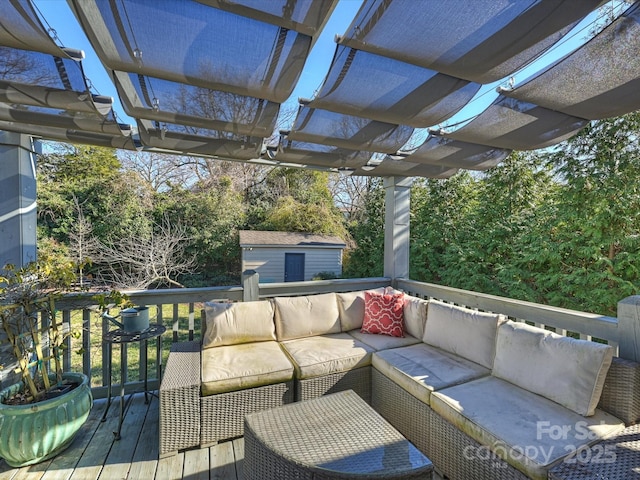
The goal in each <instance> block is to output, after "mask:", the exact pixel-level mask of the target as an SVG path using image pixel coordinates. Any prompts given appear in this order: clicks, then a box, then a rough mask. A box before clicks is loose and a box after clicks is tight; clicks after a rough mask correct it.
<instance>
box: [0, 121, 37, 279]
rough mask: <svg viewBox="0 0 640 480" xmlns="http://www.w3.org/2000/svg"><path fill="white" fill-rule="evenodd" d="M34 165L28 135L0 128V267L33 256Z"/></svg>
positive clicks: (34, 212)
mask: <svg viewBox="0 0 640 480" xmlns="http://www.w3.org/2000/svg"><path fill="white" fill-rule="evenodd" d="M35 168H36V161H35V148H34V145H33V142H32V139H31V137H30V136H28V135H24V134H20V133H13V132H4V131H0V267H2V266H4V265H6V264H8V263H10V264H13V265H15V266H17V267H20V266H23V265H26V264H27V263H29V262H31V261H34V260H35V259H36V223H37V219H36V172H35Z"/></svg>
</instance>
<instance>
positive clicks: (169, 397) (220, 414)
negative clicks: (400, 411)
mask: <svg viewBox="0 0 640 480" xmlns="http://www.w3.org/2000/svg"><path fill="white" fill-rule="evenodd" d="M200 348H201V345H200V342H180V343H174V344H173V345H172V347H171V352H170V354H169V361H168V362H167V368H166V369H165V372H164V376H163V378H162V383H161V385H160V427H159V442H160V445H159V449H160V457H161V458H162V457H166V456H170V455H173V454H175V453H177V452H178V450H184V449H188V448H193V447H198V446H202V447H204V446H208V445H213V444H215V443H218V442H219V441H221V440H226V439H230V438H235V437H240V436H242V435H243V433H244V431H243V421H244V416H245V415H246V414H248V413H253V412H257V411H260V410H266V409H269V408H273V407H278V406H281V405H284V404H286V403H291V402H293V401H294V400H295V401H299V400H308V399H311V398H316V397H319V396H322V395H325V394H327V393H334V392H340V391H344V390H353V391H355V392H356V393H357V394H358V395H360V397H362V398H363V399H364V400H365V401H366V402H367V403H371V367H370V366H366V367H361V368H356V369H353V370H350V371H347V372H340V373H334V374H329V375H323V376H319V377H314V378H309V379H303V380H299V379H295V380H294V381H290V382H282V383H276V384H272V385H265V386H261V387H255V388H248V389H244V390H238V391H235V392H229V393H221V394H217V395H208V396H201V395H200V384H201V381H200Z"/></svg>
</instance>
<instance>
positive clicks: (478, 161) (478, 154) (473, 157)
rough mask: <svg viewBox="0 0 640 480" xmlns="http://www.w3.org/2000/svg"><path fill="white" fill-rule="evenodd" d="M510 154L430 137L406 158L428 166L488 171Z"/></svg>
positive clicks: (492, 148)
mask: <svg viewBox="0 0 640 480" xmlns="http://www.w3.org/2000/svg"><path fill="white" fill-rule="evenodd" d="M510 153H511V150H509V149H504V148H495V147H489V146H486V145H478V144H476V143H467V142H462V141H460V140H454V139H452V138H445V137H441V136H437V135H429V136H428V137H427V139H426V140H425V141H424V143H423V144H422V145H420V146H419V147H418V148H417V149H416V150H414V151H413V152H411V153H410V154H408V155H407V156H406V160H407V161H409V162H414V163H424V164H427V165H441V166H446V167H453V168H465V169H469V170H486V169H488V168H492V167H495V166H496V165H498V164H499V163H500V162H502V160H504V159H505V158H507V156H508V155H509V154H510Z"/></svg>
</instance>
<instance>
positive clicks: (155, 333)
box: [102, 323, 167, 440]
mask: <svg viewBox="0 0 640 480" xmlns="http://www.w3.org/2000/svg"><path fill="white" fill-rule="evenodd" d="M166 330H167V328H166V327H165V326H163V325H160V324H157V323H152V324H151V325H149V328H147V329H146V330H143V331H142V332H126V331H124V330H123V329H121V328H118V329H117V330H110V331H109V332H107V333H106V334H105V335H104V336H103V337H102V341H103V342H104V343H105V344H106V346H107V351H108V355H107V356H108V358H109V364H108V370H109V378H108V390H107V397H108V399H107V407H106V408H105V410H104V414H103V415H102V421H103V422H104V421H105V420H106V419H107V412H108V411H109V407H110V406H111V380H112V365H113V362H112V360H113V359H112V357H113V355H112V352H113V345H114V344H119V345H120V421H119V423H118V431H117V432H113V434H114V435H115V437H116V440H120V430H121V429H122V419H123V417H124V383H125V382H124V379H125V378H126V369H127V362H126V360H127V346H128V344H130V343H133V342H141V347H142V348H144V350H145V352H146V351H147V346H148V341H149V340H151V339H153V338H155V339H156V359H157V362H158V371H159V372H162V355H161V354H160V343H161V336H162V334H163V333H164V332H165V331H166ZM141 367H142V366H141ZM160 375H161V374H160ZM148 395H149V391H148V385H147V365H144V401H145V403H149V397H148Z"/></svg>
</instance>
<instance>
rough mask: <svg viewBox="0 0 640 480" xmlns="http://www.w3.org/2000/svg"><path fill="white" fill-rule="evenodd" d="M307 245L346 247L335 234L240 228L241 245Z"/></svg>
mask: <svg viewBox="0 0 640 480" xmlns="http://www.w3.org/2000/svg"><path fill="white" fill-rule="evenodd" d="M283 245H286V246H305V247H309V246H312V247H327V248H344V247H345V246H346V244H345V243H344V241H342V240H341V239H340V238H339V237H336V236H334V235H316V234H314V233H298V232H272V231H265V230H240V246H241V247H252V246H261V247H277V246H283Z"/></svg>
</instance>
